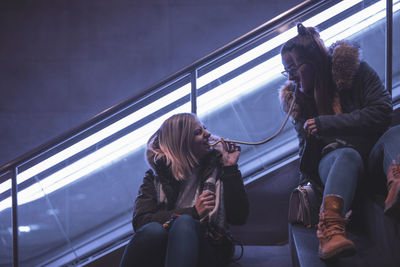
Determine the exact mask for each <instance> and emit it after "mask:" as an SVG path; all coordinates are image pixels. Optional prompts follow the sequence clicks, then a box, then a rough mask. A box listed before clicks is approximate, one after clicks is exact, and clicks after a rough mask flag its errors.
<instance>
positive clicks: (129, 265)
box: [120, 222, 168, 267]
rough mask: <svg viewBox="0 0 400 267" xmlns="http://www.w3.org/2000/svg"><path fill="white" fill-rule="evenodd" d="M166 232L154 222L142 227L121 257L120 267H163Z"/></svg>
mask: <svg viewBox="0 0 400 267" xmlns="http://www.w3.org/2000/svg"><path fill="white" fill-rule="evenodd" d="M167 242H168V231H167V230H165V229H164V227H163V226H162V225H161V224H159V223H156V222H151V223H148V224H146V225H144V226H142V227H141V228H140V229H139V230H138V231H137V232H136V233H135V234H134V235H133V237H132V239H131V241H130V242H129V243H128V245H127V246H126V248H125V252H124V255H123V256H122V259H121V263H120V266H121V267H136V266H143V267H146V266H152V267H153V266H159V267H162V266H164V262H165V252H166V249H167Z"/></svg>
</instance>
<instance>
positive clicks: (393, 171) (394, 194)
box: [385, 162, 400, 220]
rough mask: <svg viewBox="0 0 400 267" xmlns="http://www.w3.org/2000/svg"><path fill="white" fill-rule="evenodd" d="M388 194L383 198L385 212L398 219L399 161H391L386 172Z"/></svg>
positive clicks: (399, 216) (399, 214)
mask: <svg viewBox="0 0 400 267" xmlns="http://www.w3.org/2000/svg"><path fill="white" fill-rule="evenodd" d="M387 189H388V194H387V197H386V200H385V214H386V215H388V216H391V217H393V218H395V219H397V220H400V196H399V195H400V163H399V164H396V163H394V162H393V163H392V165H390V167H389V170H388V173H387Z"/></svg>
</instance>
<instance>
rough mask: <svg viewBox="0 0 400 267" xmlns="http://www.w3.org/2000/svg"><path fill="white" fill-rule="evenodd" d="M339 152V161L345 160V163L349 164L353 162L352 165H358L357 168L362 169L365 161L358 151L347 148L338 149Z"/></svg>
mask: <svg viewBox="0 0 400 267" xmlns="http://www.w3.org/2000/svg"><path fill="white" fill-rule="evenodd" d="M338 152H339V153H338V156H337V158H338V159H341V160H344V161H345V162H349V163H350V162H351V163H352V164H356V165H357V166H359V167H360V168H362V166H363V160H362V158H361V155H360V153H358V151H357V150H355V149H353V148H350V147H345V148H341V149H338Z"/></svg>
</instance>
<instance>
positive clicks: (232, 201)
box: [132, 150, 249, 231]
mask: <svg viewBox="0 0 400 267" xmlns="http://www.w3.org/2000/svg"><path fill="white" fill-rule="evenodd" d="M220 158H221V154H220V153H219V152H218V151H217V150H213V151H211V152H210V154H208V155H207V156H206V157H205V158H204V160H203V161H202V162H201V164H200V170H199V175H200V179H201V185H200V186H201V187H202V186H203V183H204V181H205V180H206V179H207V178H208V177H209V176H210V175H211V174H212V172H213V170H214V169H215V168H218V174H217V177H219V178H220V179H221V181H222V182H223V185H224V199H225V212H226V219H227V223H229V224H237V225H240V224H244V223H245V222H246V220H247V216H248V213H249V202H248V199H247V195H246V192H245V189H244V185H243V179H242V174H241V173H240V171H239V170H238V166H237V165H234V166H228V167H222V166H221V164H220ZM159 185H161V186H162V189H163V191H164V192H165V196H166V198H167V201H166V202H162V201H160V199H159V192H158V190H157V188H158V187H159ZM179 190H180V182H179V181H177V180H176V179H175V178H174V177H173V175H172V173H171V170H170V168H168V167H167V166H166V165H165V163H164V162H163V161H161V160H159V161H157V164H156V165H155V173H154V171H153V170H149V171H147V172H146V175H145V177H144V179H143V184H142V185H141V187H140V189H139V194H138V196H137V198H136V201H135V208H134V212H133V220H132V225H133V228H134V229H135V231H136V230H138V229H139V228H140V227H141V226H143V225H145V224H147V223H149V222H159V223H161V224H163V223H165V222H166V221H168V220H169V219H170V218H171V216H172V214H174V213H176V214H189V215H191V216H192V217H194V218H197V219H198V218H199V216H198V214H197V212H196V209H195V208H194V207H190V208H181V209H174V207H175V203H176V200H177V197H178V194H179Z"/></svg>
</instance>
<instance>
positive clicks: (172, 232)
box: [120, 215, 217, 267]
mask: <svg viewBox="0 0 400 267" xmlns="http://www.w3.org/2000/svg"><path fill="white" fill-rule="evenodd" d="M142 266H143V267H146V266H152V267H153V266H154V267H156V266H157V267H158V266H159V267H162V266H166V267H190V266H193V267H195V266H217V263H216V255H215V250H214V249H213V247H212V246H211V245H210V244H209V243H208V241H207V240H206V239H205V237H204V235H203V231H202V229H201V227H200V223H199V221H198V220H195V219H193V218H192V217H191V216H189V215H181V216H179V217H178V218H177V219H176V220H175V221H174V222H173V223H172V225H171V228H170V229H169V230H166V229H165V228H164V227H163V226H162V225H161V224H159V223H156V222H151V223H148V224H146V225H144V226H142V227H141V228H140V229H139V230H138V231H137V232H136V233H135V234H134V236H133V237H132V239H131V241H130V242H129V244H128V245H127V246H126V248H125V252H124V255H123V256H122V260H121V263H120V267H142Z"/></svg>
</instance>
